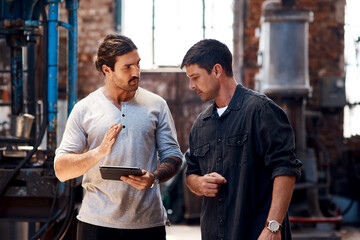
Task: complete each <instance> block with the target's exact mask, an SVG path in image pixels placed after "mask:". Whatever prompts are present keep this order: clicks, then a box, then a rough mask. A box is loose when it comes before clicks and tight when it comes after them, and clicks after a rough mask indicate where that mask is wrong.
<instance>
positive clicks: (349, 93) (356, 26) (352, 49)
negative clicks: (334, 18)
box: [344, 0, 360, 137]
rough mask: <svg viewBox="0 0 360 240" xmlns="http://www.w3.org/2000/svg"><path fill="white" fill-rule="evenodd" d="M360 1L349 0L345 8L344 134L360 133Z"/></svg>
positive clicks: (347, 135)
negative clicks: (346, 104)
mask: <svg viewBox="0 0 360 240" xmlns="http://www.w3.org/2000/svg"><path fill="white" fill-rule="evenodd" d="M359 9H360V2H359V1H358V0H347V1H346V8H345V65H346V69H345V70H346V81H345V82H346V98H347V101H348V102H349V103H350V106H346V107H345V109H344V136H345V137H351V136H353V135H360V125H359V121H360V105H359V104H360V94H359V89H360V15H359V13H358V10H359Z"/></svg>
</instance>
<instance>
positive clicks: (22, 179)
mask: <svg viewBox="0 0 360 240" xmlns="http://www.w3.org/2000/svg"><path fill="white" fill-rule="evenodd" d="M61 2H62V1H61V0H1V1H0V45H1V47H0V48H1V49H2V50H1V51H2V56H1V58H2V59H1V65H0V68H1V69H0V71H1V72H0V74H1V75H0V89H1V91H0V94H1V95H0V96H1V101H0V113H1V115H0V116H1V121H2V122H1V126H2V131H1V133H0V149H1V151H0V239H38V238H40V237H41V238H42V239H60V238H63V237H64V235H65V234H66V231H67V230H68V229H69V224H70V223H71V219H72V217H73V213H74V205H75V202H76V201H75V190H76V186H77V185H78V183H77V181H76V180H72V181H68V182H66V183H61V182H59V181H58V180H57V178H56V177H55V174H54V170H53V159H54V155H55V149H56V146H57V142H56V141H57V140H56V137H57V131H56V130H57V113H58V82H57V81H58V57H59V56H58V55H59V27H64V28H65V29H67V32H68V53H67V55H68V63H67V65H68V91H67V93H68V95H67V97H68V112H70V111H71V109H72V107H73V105H74V104H75V102H76V93H77V9H78V7H79V1H78V0H66V1H65V6H66V10H67V14H68V22H61V21H60V20H59V11H60V4H61Z"/></svg>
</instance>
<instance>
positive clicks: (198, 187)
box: [186, 172, 226, 197]
mask: <svg viewBox="0 0 360 240" xmlns="http://www.w3.org/2000/svg"><path fill="white" fill-rule="evenodd" d="M186 183H187V185H188V187H189V189H190V190H191V191H192V192H193V193H195V194H196V195H199V196H205V197H215V196H216V195H217V194H218V192H219V189H220V187H221V185H222V184H225V183H226V179H225V178H224V177H223V176H222V175H220V174H218V173H216V172H212V173H208V174H205V175H204V176H199V175H196V174H191V175H189V176H187V177H186Z"/></svg>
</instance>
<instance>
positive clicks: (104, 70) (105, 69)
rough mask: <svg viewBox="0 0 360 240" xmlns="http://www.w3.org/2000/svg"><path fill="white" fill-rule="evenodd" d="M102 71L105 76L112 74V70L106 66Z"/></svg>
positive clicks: (103, 66)
mask: <svg viewBox="0 0 360 240" xmlns="http://www.w3.org/2000/svg"><path fill="white" fill-rule="evenodd" d="M102 71H103V73H104V74H105V75H107V74H109V73H110V72H111V69H110V68H109V67H108V66H106V65H105V64H104V65H102Z"/></svg>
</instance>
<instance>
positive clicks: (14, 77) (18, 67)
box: [7, 33, 24, 116]
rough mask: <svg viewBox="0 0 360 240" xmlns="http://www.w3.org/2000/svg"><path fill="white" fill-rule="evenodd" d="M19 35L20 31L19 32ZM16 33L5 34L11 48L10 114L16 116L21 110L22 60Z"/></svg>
mask: <svg viewBox="0 0 360 240" xmlns="http://www.w3.org/2000/svg"><path fill="white" fill-rule="evenodd" d="M20 35H21V33H20ZM17 38H18V34H11V35H9V36H7V42H8V45H9V46H10V49H11V66H10V69H11V70H10V72H11V103H12V104H11V115H15V116H18V115H20V114H21V113H22V112H23V105H24V95H23V60H22V48H21V44H20V43H19V42H21V40H20V41H19V40H17Z"/></svg>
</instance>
